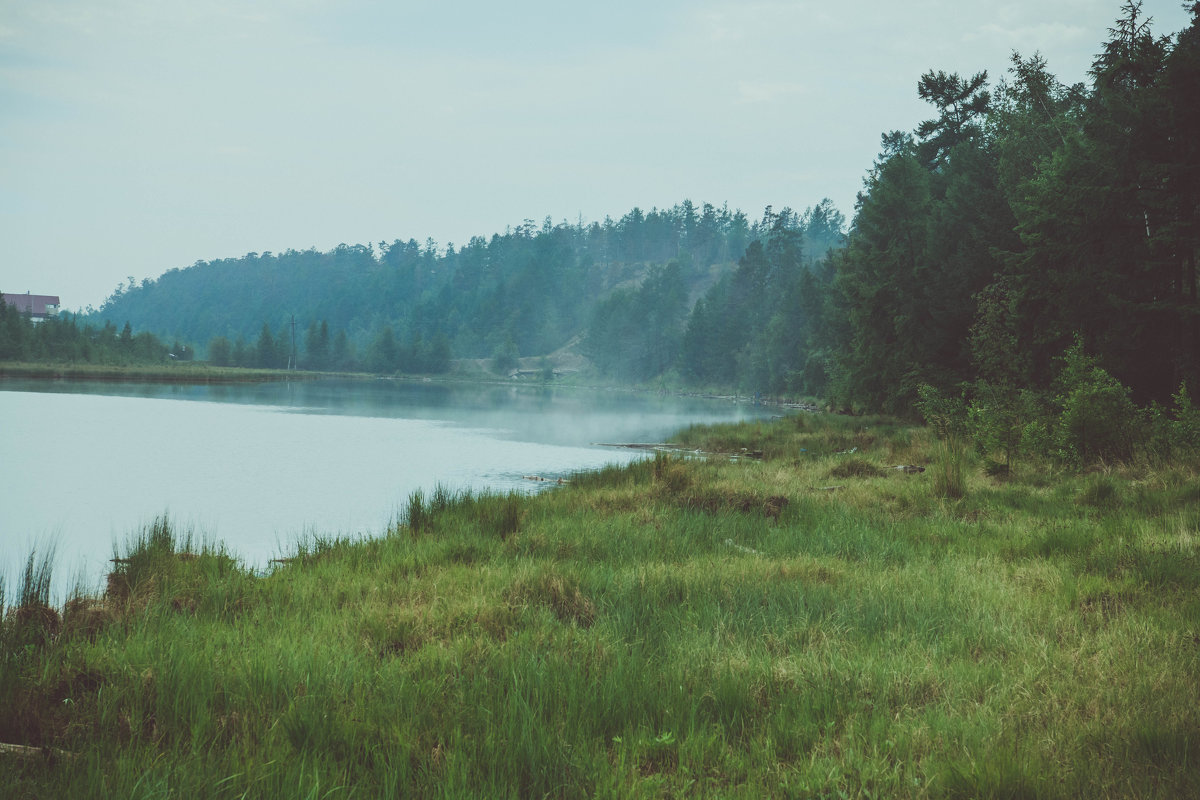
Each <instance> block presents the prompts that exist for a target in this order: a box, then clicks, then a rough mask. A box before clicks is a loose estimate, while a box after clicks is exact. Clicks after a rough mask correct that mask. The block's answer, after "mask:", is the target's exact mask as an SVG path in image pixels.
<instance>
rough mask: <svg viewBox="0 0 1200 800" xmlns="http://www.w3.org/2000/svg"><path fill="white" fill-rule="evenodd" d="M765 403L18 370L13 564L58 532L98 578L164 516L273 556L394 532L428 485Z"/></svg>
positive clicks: (609, 456) (596, 461)
mask: <svg viewBox="0 0 1200 800" xmlns="http://www.w3.org/2000/svg"><path fill="white" fill-rule="evenodd" d="M764 413H766V412H764V411H762V410H761V409H756V408H753V407H751V406H746V405H735V404H732V403H720V402H714V401H704V400H697V399H688V398H676V397H657V396H647V395H634V394H629V393H621V392H587V391H581V390H570V389H562V388H554V387H536V386H516V385H514V386H504V385H491V386H472V385H456V384H441V383H423V382H398V381H385V380H378V381H354V382H348V381H340V382H339V381H301V382H293V383H267V384H236V385H209V386H178V385H164V384H120V383H101V382H63V381H33V380H4V381H0V424H2V425H3V435H0V486H3V487H4V490H3V497H2V498H0V569H3V571H4V573H5V575H6V578H7V580H8V585H9V586H10V587H12V586H13V581H14V580H15V578H16V577H17V569H18V566H19V563H23V559H24V558H25V556H26V554H27V553H28V551H29V548H30V547H32V546H35V545H38V546H43V547H44V546H45V545H46V544H47V543H48V542H49V541H51V540H53V541H55V542H56V543H57V550H58V556H59V557H58V559H57V563H58V565H59V569H58V575H57V577H58V579H59V581H60V583H61V582H63V581H67V580H70V579H71V578H72V576H73V574H74V573H76V572H78V573H80V574H81V575H83V576H84V578H85V579H86V580H87V581H89V582H93V583H94V582H96V581H97V580H98V578H99V576H100V575H101V574H102V573H103V571H104V566H105V564H106V560H107V559H108V558H109V557H111V555H112V548H113V543H114V541H116V542H123V541H124V540H125V539H126V538H127V537H128V536H129V535H130V534H131V533H132V532H134V531H135V530H136V529H137V528H138V527H139V526H140V525H142V524H145V523H146V522H148V521H150V520H151V519H153V517H154V516H156V515H158V514H162V513H164V512H169V513H170V515H171V517H172V519H173V520H175V521H176V522H177V523H178V524H180V525H182V526H184V527H187V526H192V527H193V528H194V529H195V530H197V531H198V532H199V533H202V534H204V535H206V536H208V537H210V538H213V539H219V540H220V541H221V542H223V543H224V544H225V545H226V546H227V547H228V548H229V549H230V550H231V551H232V552H233V553H234V554H236V555H238V556H239V557H241V558H243V559H245V560H246V561H248V562H250V563H252V564H257V565H262V564H264V563H265V562H266V560H267V559H268V558H271V557H273V556H275V555H278V554H279V553H280V552H281V551H286V550H287V549H288V548H290V546H291V545H292V543H294V542H295V541H296V540H297V539H298V538H299V537H300V536H302V535H304V534H305V533H306V532H307V533H312V532H320V533H324V534H343V535H373V534H377V533H379V532H381V531H383V530H384V529H385V528H386V527H387V525H388V524H389V522H390V521H392V520H393V519H395V518H396V516H397V514H398V509H399V508H400V507H402V505H403V503H404V501H405V500H406V498H407V497H408V495H409V494H410V493H412V492H413V491H414V490H417V489H422V490H426V491H428V490H430V489H432V488H433V487H434V486H435V485H436V484H439V483H440V484H442V485H445V486H448V487H450V488H452V489H468V488H469V489H473V490H484V489H487V490H495V491H510V490H517V491H535V490H537V489H538V488H540V487H541V486H544V484H537V483H533V482H530V481H526V480H524V478H523V476H525V475H542V476H544V477H550V478H556V477H561V476H566V475H569V474H570V473H572V472H574V471H578V470H581V469H593V468H597V467H600V466H602V465H604V464H609V463H626V462H628V461H630V460H632V459H634V458H638V457H641V456H640V454H638V453H635V452H631V451H625V450H614V449H611V448H598V447H595V446H594V443H595V442H600V441H605V442H613V441H619V442H630V441H662V440H664V439H666V438H668V437H669V436H670V434H671V433H672V432H673V431H676V430H678V429H680V428H682V427H685V426H686V425H689V424H692V423H706V422H718V421H728V420H736V419H742V418H745V417H747V416H758V415H762V414H764ZM18 562H19V563H18ZM58 589H59V591H60V592H61V590H62V589H63V587H62V586H59V587H58Z"/></svg>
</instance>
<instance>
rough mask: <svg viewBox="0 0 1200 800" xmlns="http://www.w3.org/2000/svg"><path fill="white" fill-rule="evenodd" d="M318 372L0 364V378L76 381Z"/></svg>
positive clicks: (268, 377)
mask: <svg viewBox="0 0 1200 800" xmlns="http://www.w3.org/2000/svg"><path fill="white" fill-rule="evenodd" d="M317 377H321V375H320V374H319V373H314V372H301V371H297V370H282V369H243V368H241V367H214V366H211V365H209V364H205V363H200V362H190V361H181V362H178V363H172V364H161V365H146V364H67V363H61V364H59V363H52V362H19V361H17V362H5V363H0V378H37V379H47V380H78V381H134V382H141V383H261V382H263V381H296V380H312V379H314V378H317Z"/></svg>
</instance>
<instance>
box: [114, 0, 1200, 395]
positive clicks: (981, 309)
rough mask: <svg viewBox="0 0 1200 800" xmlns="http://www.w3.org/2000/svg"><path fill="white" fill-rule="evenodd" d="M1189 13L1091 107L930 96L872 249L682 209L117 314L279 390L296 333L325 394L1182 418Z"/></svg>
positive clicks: (1188, 218) (212, 265) (541, 231)
mask: <svg viewBox="0 0 1200 800" xmlns="http://www.w3.org/2000/svg"><path fill="white" fill-rule="evenodd" d="M1191 12H1192V15H1193V20H1192V22H1191V24H1190V25H1189V26H1188V27H1187V28H1186V29H1184V30H1183V31H1181V32H1179V33H1177V34H1176V35H1174V36H1161V37H1160V36H1155V35H1153V34H1152V32H1151V29H1150V20H1149V19H1148V18H1146V17H1145V16H1144V15H1143V14H1142V11H1141V4H1140V3H1139V2H1135V1H1133V0H1130V2H1126V3H1125V4H1124V6H1123V7H1122V8H1121V9H1120V12H1119V17H1118V18H1117V20H1116V22H1115V23H1114V26H1113V27H1112V28H1111V29H1110V35H1109V38H1108V40H1107V41H1105V42H1103V43H1101V44H1100V46H1099V48H1098V51H1099V52H1098V55H1097V56H1096V58H1095V60H1094V64H1093V66H1092V69H1091V71H1090V73H1089V78H1090V80H1089V81H1088V83H1086V84H1085V83H1078V84H1074V85H1065V84H1063V83H1062V82H1060V81H1059V80H1058V79H1057V78H1056V77H1055V75H1054V73H1053V72H1052V71H1051V68H1050V65H1048V64H1047V63H1046V61H1045V59H1043V58H1042V56H1041V55H1040V54H1038V53H1033V54H1031V55H1022V54H1021V53H1018V52H1014V53H1013V55H1012V61H1011V67H1010V69H1009V71H1008V74H1007V75H1006V76H1004V77H1003V78H1002V79H1001V80H999V81H998V82H996V83H995V84H994V85H992V84H989V77H988V75H987V73H986V72H981V73H978V74H975V75H971V76H961V75H958V74H948V73H946V72H942V71H934V70H931V71H930V72H928V73H926V74H925V75H923V76H920V79H919V81H918V82H917V86H916V89H917V92H918V95H919V96H920V97H921V98H923V99H924V100H926V101H928V102H929V103H930V105H931V107H932V113H931V117H930V119H929V120H927V121H925V122H922V123H921V124H920V125H919V126H917V128H916V129H915V130H913V131H911V132H909V131H893V132H889V133H885V134H884V135H883V136H882V147H881V151H880V153H879V155H878V157H877V159H876V160H875V162H874V164H873V165H872V166H871V168H870V170H869V171H868V173H867V177H866V179H865V181H864V185H863V188H862V190H861V192H860V193H859V196H858V200H857V203H856V207H855V209H854V212H855V213H854V217H853V221H852V222H851V224H850V225H849V228H848V229H847V227H846V224H845V220H844V218H843V217H842V215H841V214H840V213H839V212H838V211H837V210H836V209H835V208H833V207H832V205H831V204H830V203H829V202H828V201H826V202H823V203H820V204H818V205H816V206H813V207H811V208H809V209H808V210H807V211H805V212H803V213H795V212H793V211H791V210H788V209H785V210H783V211H780V212H778V213H776V212H774V211H772V210H771V209H770V208H768V209H767V211H766V212H765V213H764V214H763V216H762V218H761V219H760V220H755V221H751V220H749V219H748V218H747V217H746V216H745V215H744V214H742V213H740V212H732V213H731V212H729V211H728V209H726V208H721V209H718V208H716V207H714V206H712V205H707V204H706V205H704V206H702V207H701V208H699V209H697V208H696V207H695V206H694V205H693V204H692V203H691V202H684V203H682V204H680V205H678V206H676V207H674V208H671V209H666V210H657V209H656V210H652V211H651V212H650V213H643V212H642V211H640V210H638V209H634V210H633V211H631V212H629V214H627V215H625V216H624V217H622V218H621V219H620V220H615V221H614V220H612V219H606V220H605V221H604V222H603V223H598V222H597V223H592V224H583V223H582V222H580V223H579V224H568V223H565V222H564V223H561V224H558V225H555V224H552V222H551V220H550V219H549V218H548V219H547V220H546V221H545V222H544V223H543V224H542V225H541V226H540V227H539V226H536V225H534V224H533V223H532V222H529V221H527V222H526V223H524V224H522V225H520V226H518V227H517V228H516V229H513V230H508V231H506V232H505V233H504V234H497V235H495V236H493V237H492V238H491V239H490V240H484V239H483V238H481V237H477V238H475V239H472V240H471V241H470V242H469V243H468V244H467V245H465V246H463V247H461V248H456V247H454V246H453V245H447V246H446V247H445V248H444V249H443V248H439V247H438V246H437V245H436V244H435V243H434V242H432V241H427V242H426V243H425V245H419V244H418V243H417V242H415V241H412V240H410V241H408V242H401V241H395V242H393V243H391V244H390V245H389V244H384V243H380V244H379V245H378V246H377V247H376V246H373V245H356V246H340V247H338V248H336V249H335V250H333V251H330V252H324V253H322V252H317V251H314V250H309V251H303V252H295V251H289V252H287V253H284V254H282V255H273V254H270V253H264V254H262V255H258V254H254V253H251V254H249V255H246V256H244V257H242V258H237V259H226V260H220V261H214V262H209V263H198V264H196V265H194V266H192V267H190V268H187V269H180V270H172V271H170V272H168V273H166V274H165V275H163V276H162V277H160V278H159V279H157V280H148V281H143V282H141V283H140V284H136V283H135V282H133V281H132V280H131V281H130V283H129V285H127V286H122V287H118V290H117V291H116V292H115V293H114V295H113V296H112V297H111V298H110V299H109V300H108V302H107V303H106V304H105V305H104V307H103V308H102V309H101V310H100V312H98V314H99V316H100V317H101V318H107V319H116V320H123V319H129V320H132V321H133V324H134V326H135V328H136V329H138V330H151V331H154V332H156V333H158V334H160V335H163V336H166V337H172V338H179V339H182V340H184V341H189V342H195V343H197V344H199V345H201V346H206V345H210V343H211V346H210V353H209V357H210V358H212V359H213V360H215V361H222V360H224V361H226V362H228V363H241V364H252V363H253V364H263V365H267V364H266V360H267V359H269V358H274V359H275V361H276V363H277V362H278V361H279V359H280V358H282V356H281V353H282V348H280V347H279V340H280V339H281V338H284V337H290V336H291V332H290V330H289V329H287V328H286V327H285V326H286V325H287V323H288V322H289V321H290V320H291V318H292V316H293V315H294V316H295V318H296V319H297V320H298V321H299V323H300V326H301V328H300V334H299V339H300V340H302V342H303V347H302V348H301V352H302V355H301V357H300V363H301V366H302V367H303V366H312V367H327V368H339V367H347V366H351V365H354V366H359V367H362V368H366V369H373V370H379V371H391V370H396V369H399V370H411V371H438V370H440V369H444V368H445V366H446V365H447V364H448V363H449V360H450V359H451V358H493V359H496V362H497V363H506V364H511V363H514V359H515V358H516V357H518V356H538V355H546V354H549V353H552V352H554V351H555V350H558V349H559V348H562V347H564V346H567V345H572V346H573V347H574V348H575V349H576V350H577V351H578V352H581V353H583V354H585V355H587V356H589V357H590V359H591V360H592V362H593V363H594V365H595V366H596V367H597V369H599V370H600V371H602V372H604V373H606V374H608V375H610V376H613V377H614V378H616V379H620V380H627V381H641V382H645V381H648V380H652V379H656V378H658V377H660V376H664V375H666V376H670V377H671V378H672V379H673V380H674V381H675V382H676V383H687V384H691V385H697V386H711V387H717V386H725V387H737V388H739V389H740V390H742V391H746V392H764V393H776V394H779V393H788V394H794V395H811V396H818V397H825V398H828V399H829V400H830V401H831V402H833V403H835V404H838V405H841V406H846V407H852V406H853V407H861V408H871V409H878V410H883V411H889V412H895V413H900V414H912V413H914V412H915V411H916V410H917V409H918V407H919V406H921V405H922V404H924V405H925V406H928V404H929V402H932V400H931V398H935V397H942V398H951V399H953V398H958V399H960V400H961V401H962V402H964V403H973V402H983V401H982V400H981V398H991V400H989V401H988V402H991V403H992V405H993V406H994V407H996V408H999V407H1003V408H1006V409H1009V410H1010V411H1011V410H1012V409H1015V408H1017V407H1018V405H1019V402H1018V401H1019V400H1020V397H1021V393H1022V392H1030V391H1032V392H1035V393H1037V392H1040V393H1042V396H1043V397H1049V396H1052V395H1053V392H1055V391H1058V390H1060V389H1061V388H1062V385H1063V384H1062V381H1063V379H1064V378H1063V376H1064V373H1065V372H1068V371H1069V370H1070V366H1069V365H1070V364H1075V365H1076V367H1078V368H1079V369H1076V373H1078V374H1082V373H1080V372H1079V370H1080V369H1082V367H1080V365H1082V364H1084V363H1087V364H1091V365H1092V366H1093V367H1094V368H1095V369H1099V370H1101V371H1103V372H1104V374H1105V375H1107V376H1111V378H1112V380H1113V381H1115V382H1116V384H1115V385H1119V386H1120V387H1122V388H1123V390H1128V392H1129V393H1130V395H1131V397H1132V398H1133V399H1134V400H1135V401H1137V402H1140V403H1146V402H1150V401H1158V402H1166V401H1167V400H1168V399H1169V398H1170V397H1172V396H1175V395H1176V393H1177V392H1178V389H1179V387H1180V385H1181V384H1183V383H1185V382H1190V383H1191V384H1192V385H1193V386H1194V385H1195V382H1196V378H1197V371H1198V370H1200V359H1198V355H1200V303H1198V300H1197V268H1198V264H1197V250H1198V248H1200V212H1198V209H1200V172H1198V165H1200V152H1198V148H1200V103H1197V98H1200V3H1197V4H1193V5H1192V6H1191ZM272 354H273V355H272ZM1072 359H1073V360H1072ZM1085 371H1086V370H1085ZM1056 387H1058V389H1056ZM922 398H924V399H922ZM1028 400H1029V398H1028V397H1027V396H1026V397H1025V399H1024V400H1020V402H1027V401H1028ZM1006 413H1008V412H1006ZM1012 413H1013V414H1015V413H1016V412H1015V411H1012Z"/></svg>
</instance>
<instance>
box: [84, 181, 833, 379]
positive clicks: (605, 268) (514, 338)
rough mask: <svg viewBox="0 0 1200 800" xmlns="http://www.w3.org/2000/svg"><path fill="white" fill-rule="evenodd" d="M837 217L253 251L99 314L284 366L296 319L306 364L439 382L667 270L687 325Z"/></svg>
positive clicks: (530, 350) (580, 328)
mask: <svg viewBox="0 0 1200 800" xmlns="http://www.w3.org/2000/svg"><path fill="white" fill-rule="evenodd" d="M827 207H828V203H826V204H823V205H822V206H820V207H818V209H817V210H813V211H810V212H809V213H808V214H806V215H804V216H803V217H802V216H798V215H796V214H793V213H792V212H791V211H784V212H782V213H780V214H775V213H774V212H772V211H771V209H767V211H766V212H765V213H764V215H763V219H762V220H750V219H748V218H747V216H746V215H745V214H744V213H742V212H741V211H732V212H731V211H730V210H729V209H728V208H727V207H722V208H716V207H714V206H713V205H711V204H704V205H703V206H702V207H700V208H697V207H696V206H694V205H693V204H692V203H691V202H690V201H684V202H682V203H680V204H679V205H677V206H675V207H673V208H670V209H662V210H659V209H652V210H651V211H650V212H648V213H646V212H642V211H641V210H640V209H636V208H635V209H633V210H632V211H630V212H629V213H628V214H626V215H625V216H623V217H622V218H621V219H619V220H613V219H611V218H610V219H605V220H604V222H603V223H600V222H594V223H591V224H584V223H582V222H579V223H575V224H571V223H567V222H562V223H559V224H554V223H553V222H552V221H551V220H550V219H549V218H547V219H546V220H545V221H544V222H543V223H542V225H541V226H537V225H535V224H534V223H533V222H532V221H531V220H527V221H525V222H524V223H522V224H521V225H518V226H517V227H516V228H515V229H510V230H507V231H505V232H504V233H503V234H496V235H494V236H492V237H491V239H490V240H487V239H484V238H483V237H475V238H473V239H471V240H470V241H469V242H468V243H467V244H466V245H465V246H463V247H461V248H456V247H455V246H454V245H453V244H448V245H446V246H445V247H444V248H442V247H439V246H438V244H437V243H436V242H433V241H432V240H427V241H426V242H425V244H424V245H420V244H418V243H417V242H416V241H415V240H412V239H410V240H409V241H407V242H404V241H400V240H397V241H393V242H392V243H391V244H388V243H386V242H380V243H379V244H378V245H370V244H368V245H353V246H350V245H340V246H338V247H337V248H335V249H333V250H331V251H328V252H319V251H317V250H305V251H294V250H289V251H287V252H285V253H282V254H272V253H263V254H261V255H260V254H258V253H250V254H247V255H245V256H243V257H241V258H234V259H222V260H218V261H212V262H200V263H197V264H195V265H193V266H191V267H188V268H186V269H174V270H170V271H168V272H167V273H166V274H164V275H162V276H161V277H159V278H158V279H156V280H145V281H142V282H141V283H137V282H135V281H134V280H133V279H130V281H129V283H128V285H122V286H119V287H118V288H117V290H116V291H115V292H114V293H113V295H112V296H111V297H110V298H109V299H108V300H107V302H106V303H105V304H104V305H103V307H102V308H101V309H100V311H99V312H97V315H96V316H97V318H101V319H120V320H124V319H129V320H132V321H133V324H134V326H135V327H136V328H137V329H139V330H152V331H155V332H158V333H160V334H161V335H164V336H171V337H179V338H181V339H183V340H185V341H190V342H195V343H198V344H199V345H202V346H204V347H206V348H207V349H210V350H213V352H211V353H209V354H208V355H209V358H210V359H212V360H214V361H216V362H218V363H220V362H222V361H225V362H227V363H233V364H242V365H253V366H286V364H287V362H286V358H285V359H283V360H282V361H280V359H279V357H278V354H275V353H276V350H277V349H278V343H279V341H280V339H284V340H286V341H287V342H288V349H289V351H290V342H291V336H292V330H291V328H290V323H291V320H292V319H293V318H295V319H296V320H297V321H298V324H299V326H300V327H299V333H298V334H297V342H298V343H301V344H302V346H299V347H298V350H299V351H300V353H301V357H300V365H301V366H302V367H305V368H308V367H312V368H327V369H351V368H356V367H357V368H362V369H368V370H373V371H379V372H392V371H396V370H402V371H411V372H437V371H440V370H441V369H444V367H445V366H446V364H447V363H448V361H449V359H450V358H451V357H454V358H498V359H499V360H500V361H504V360H506V359H511V358H515V357H517V356H538V355H545V354H547V353H550V352H553V351H554V350H557V349H559V348H561V347H563V346H565V345H567V344H568V343H570V342H571V341H572V340H573V339H575V338H576V337H579V336H581V335H583V334H584V333H585V332H586V328H587V326H588V324H589V322H590V321H592V320H593V319H594V317H595V313H596V310H597V308H598V306H599V305H600V304H602V301H604V300H605V299H606V298H610V297H611V296H612V295H613V294H614V292H615V293H617V294H618V295H623V294H627V293H628V292H630V291H635V290H636V289H637V288H638V287H640V286H641V284H642V283H643V282H644V281H645V280H646V278H647V277H648V276H649V275H650V274H651V273H656V272H657V271H659V270H660V269H661V268H663V267H665V265H666V264H668V263H674V264H675V265H676V266H675V267H673V268H672V274H674V275H676V277H677V279H678V280H679V281H680V282H681V286H682V289H681V292H682V298H683V300H684V302H685V306H684V309H683V315H682V316H681V317H680V322H682V319H683V318H684V317H685V316H686V312H687V309H688V308H690V305H691V301H692V300H694V299H695V297H696V296H698V295H699V294H700V293H701V292H703V291H704V290H705V289H707V288H708V287H709V286H711V285H712V284H713V283H714V282H715V281H716V280H717V279H718V278H719V277H720V275H722V274H724V273H727V272H729V271H730V270H731V269H732V268H733V265H734V262H736V261H737V259H739V258H740V257H741V256H742V254H743V253H745V252H746V248H747V245H749V244H750V243H751V242H755V241H759V240H761V239H763V238H765V237H766V236H767V235H768V234H769V233H770V231H771V230H773V229H776V228H779V227H780V225H781V224H784V225H787V226H790V227H792V228H797V227H798V226H801V225H803V223H804V221H805V219H807V218H808V217H820V216H822V215H824V214H828V213H829V212H828V210H827ZM781 220H782V221H783V222H782V223H781V222H780V221H781ZM796 233H797V234H798V235H800V236H803V235H804V233H803V231H801V230H799V229H797V230H796ZM813 235H814V236H818V237H823V238H819V239H815V240H813V241H811V242H809V245H810V247H811V248H813V249H814V251H815V250H817V249H822V250H823V249H824V248H827V247H828V246H829V245H830V244H832V243H835V242H836V240H837V239H839V238H840V231H835V232H834V233H833V234H827V233H824V232H821V231H817V230H816V229H815V228H814V230H813ZM677 334H678V332H676V335H677ZM214 345H215V347H214ZM271 354H275V355H271ZM598 355H599V354H598ZM600 357H601V358H603V356H602V355H601V356H600ZM615 372H620V373H624V372H625V370H624V368H622V369H620V370H615ZM644 373H645V371H644V370H641V371H640V372H639V374H640V375H644Z"/></svg>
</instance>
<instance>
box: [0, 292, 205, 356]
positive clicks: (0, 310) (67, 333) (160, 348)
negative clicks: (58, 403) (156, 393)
mask: <svg viewBox="0 0 1200 800" xmlns="http://www.w3.org/2000/svg"><path fill="white" fill-rule="evenodd" d="M194 355H195V353H194V352H193V350H192V348H190V347H188V346H186V345H183V344H180V343H179V342H178V341H176V342H174V343H173V344H172V345H171V346H170V347H168V346H167V345H166V344H164V343H163V342H162V341H160V340H159V338H158V337H157V336H155V335H154V334H152V333H149V332H147V331H141V332H140V333H137V334H135V333H134V332H133V328H132V327H131V326H130V324H129V323H128V322H126V323H125V325H124V326H123V327H122V328H121V329H120V330H119V331H118V330H117V327H116V325H114V324H113V323H111V322H105V323H103V324H101V325H92V324H81V323H80V321H79V319H78V318H77V317H75V316H74V315H72V314H62V315H61V316H59V317H51V318H49V319H47V320H45V321H43V322H39V323H35V322H33V320H32V319H30V317H29V315H27V314H25V313H23V312H22V311H21V310H20V309H18V308H17V307H16V306H11V305H7V304H5V302H4V301H3V300H0V361H62V362H71V363H83V364H106V365H129V364H161V363H164V362H166V361H191V360H192V358H193V356H194Z"/></svg>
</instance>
